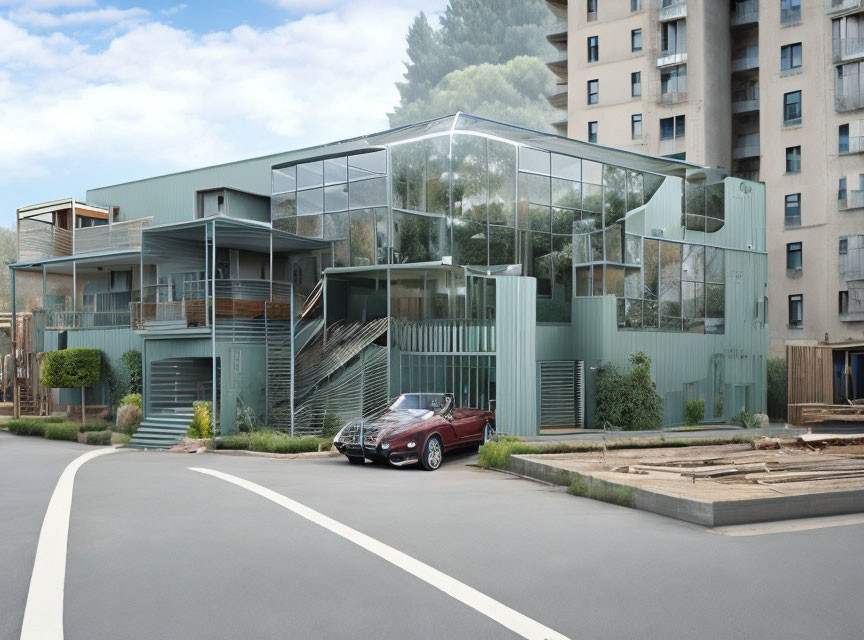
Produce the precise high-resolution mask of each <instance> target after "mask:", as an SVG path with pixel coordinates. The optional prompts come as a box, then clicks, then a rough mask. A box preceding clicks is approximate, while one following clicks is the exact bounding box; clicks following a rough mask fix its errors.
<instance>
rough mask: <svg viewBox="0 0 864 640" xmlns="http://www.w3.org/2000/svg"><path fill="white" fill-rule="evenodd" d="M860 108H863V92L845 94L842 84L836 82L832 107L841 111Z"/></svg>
mask: <svg viewBox="0 0 864 640" xmlns="http://www.w3.org/2000/svg"><path fill="white" fill-rule="evenodd" d="M861 108H864V92H861V93H856V94H851V95H847V94H846V93H845V91H844V87H843V85H842V84H839V83H838V86H837V93H836V94H835V95H834V109H835V110H836V111H841V112H842V111H855V110H856V109H861Z"/></svg>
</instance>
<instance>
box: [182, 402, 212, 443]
mask: <svg viewBox="0 0 864 640" xmlns="http://www.w3.org/2000/svg"><path fill="white" fill-rule="evenodd" d="M192 407H193V409H192V421H191V422H190V423H189V431H187V433H186V435H188V436H189V437H190V438H196V439H199V438H200V439H207V438H211V437H213V420H212V417H211V413H212V411H213V403H212V402H210V401H209V400H196V401H195V402H193V403H192Z"/></svg>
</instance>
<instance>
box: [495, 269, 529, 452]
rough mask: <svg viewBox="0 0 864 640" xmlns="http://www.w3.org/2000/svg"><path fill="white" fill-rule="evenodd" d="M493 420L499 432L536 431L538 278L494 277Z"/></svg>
mask: <svg viewBox="0 0 864 640" xmlns="http://www.w3.org/2000/svg"><path fill="white" fill-rule="evenodd" d="M495 289H496V293H497V297H496V301H495V313H496V317H495V340H496V345H497V355H496V364H495V377H496V385H495V388H496V396H495V397H496V399H495V423H496V428H497V430H498V431H499V432H500V433H509V434H513V435H522V436H533V435H536V434H537V355H536V354H537V351H536V347H537V342H536V336H535V332H536V329H537V322H536V316H537V313H536V309H537V307H536V302H535V301H536V299H537V281H536V280H535V279H534V278H524V277H515V276H504V277H500V278H496V279H495Z"/></svg>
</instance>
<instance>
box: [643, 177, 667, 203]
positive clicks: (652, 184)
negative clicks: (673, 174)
mask: <svg viewBox="0 0 864 640" xmlns="http://www.w3.org/2000/svg"><path fill="white" fill-rule="evenodd" d="M665 179H666V177H665V176H658V175H656V174H654V173H645V174H643V175H642V184H643V192H644V196H645V202H648V201H649V200H650V199H651V198H653V197H654V194H655V193H657V189H659V188H660V185H662V184H663V181H664V180H665Z"/></svg>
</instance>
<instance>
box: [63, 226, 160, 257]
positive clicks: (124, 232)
mask: <svg viewBox="0 0 864 640" xmlns="http://www.w3.org/2000/svg"><path fill="white" fill-rule="evenodd" d="M152 222H153V218H138V219H136V220H128V221H126V222H115V223H114V224H103V225H100V226H98V227H86V228H84V229H76V230H75V253H76V254H78V253H90V252H92V251H104V250H106V249H140V248H141V232H142V231H143V230H144V227H147V226H149V225H150V224H151V223H152Z"/></svg>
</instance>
